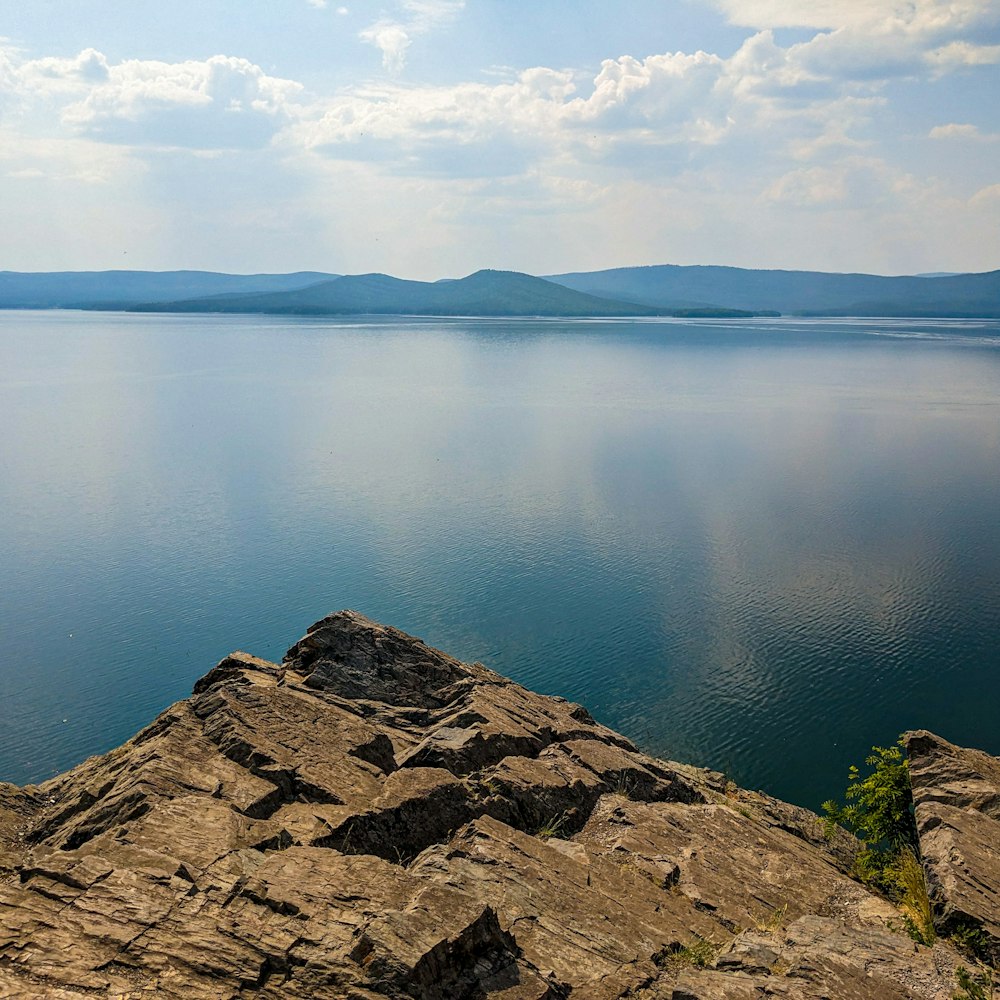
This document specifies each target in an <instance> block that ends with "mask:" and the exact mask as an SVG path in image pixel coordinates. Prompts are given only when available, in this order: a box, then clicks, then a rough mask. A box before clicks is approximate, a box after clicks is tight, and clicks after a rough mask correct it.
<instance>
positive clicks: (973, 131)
mask: <svg viewBox="0 0 1000 1000" xmlns="http://www.w3.org/2000/svg"><path fill="white" fill-rule="evenodd" d="M928 136H929V138H931V139H972V140H974V141H976V142H997V141H998V140H1000V133H996V132H982V131H980V129H979V126H978V125H969V124H961V123H958V122H951V123H950V124H948V125H935V126H934V128H932V129H931V130H930V132H929V133H928Z"/></svg>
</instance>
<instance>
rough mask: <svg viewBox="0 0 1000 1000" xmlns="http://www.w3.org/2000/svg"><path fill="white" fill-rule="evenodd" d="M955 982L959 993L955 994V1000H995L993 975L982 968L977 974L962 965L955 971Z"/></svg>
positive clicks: (953, 995)
mask: <svg viewBox="0 0 1000 1000" xmlns="http://www.w3.org/2000/svg"><path fill="white" fill-rule="evenodd" d="M955 981H956V982H957V983H958V990H959V992H957V993H953V994H952V998H953V1000H993V973H992V972H991V971H990V970H989V969H987V968H985V967H984V966H980V967H979V969H978V970H977V971H976V972H975V974H973V973H971V972H969V970H968V969H967V968H966V967H965V966H964V965H960V966H959V967H958V968H957V969H956V970H955Z"/></svg>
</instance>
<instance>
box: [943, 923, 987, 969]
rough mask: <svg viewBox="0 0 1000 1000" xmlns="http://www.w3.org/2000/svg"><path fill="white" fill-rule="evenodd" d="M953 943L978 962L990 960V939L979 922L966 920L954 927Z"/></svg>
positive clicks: (952, 933)
mask: <svg viewBox="0 0 1000 1000" xmlns="http://www.w3.org/2000/svg"><path fill="white" fill-rule="evenodd" d="M949 937H950V939H951V943H952V944H953V945H954V946H955V947H956V948H957V949H958V950H959V951H961V952H963V953H964V954H966V955H968V956H969V957H970V958H974V959H976V961H978V962H988V961H989V960H990V939H989V937H988V935H987V934H986V932H985V931H984V930H983V929H982V927H980V926H979V924H976V923H973V922H972V921H964V922H962V923H959V924H956V925H955V926H953V927H952V930H951V934H950V935H949Z"/></svg>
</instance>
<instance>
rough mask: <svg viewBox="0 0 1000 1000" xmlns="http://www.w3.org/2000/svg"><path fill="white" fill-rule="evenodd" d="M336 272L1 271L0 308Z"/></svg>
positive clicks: (92, 304)
mask: <svg viewBox="0 0 1000 1000" xmlns="http://www.w3.org/2000/svg"><path fill="white" fill-rule="evenodd" d="M332 277H335V275H331V274H325V273H323V272H320V271H298V272H296V273H294V274H220V273H217V272H215V271H48V272H26V271H0V309H79V308H91V309H94V308H100V309H125V308H127V307H129V306H134V305H139V304H140V303H143V302H152V301H160V300H165V299H189V298H194V297H196V296H204V295H219V294H222V293H225V292H272V291H283V290H287V289H293V288H302V287H304V286H305V285H311V284H315V283H316V282H317V281H329V280H330V278H332Z"/></svg>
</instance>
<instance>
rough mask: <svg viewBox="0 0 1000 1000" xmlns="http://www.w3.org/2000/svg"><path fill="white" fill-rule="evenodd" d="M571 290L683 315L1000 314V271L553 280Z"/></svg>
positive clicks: (641, 274) (602, 275)
mask: <svg viewBox="0 0 1000 1000" xmlns="http://www.w3.org/2000/svg"><path fill="white" fill-rule="evenodd" d="M549 280H550V281H555V282H557V283H559V284H561V285H565V286H566V287H567V288H574V289H576V290H577V291H581V292H586V293H588V294H590V295H600V296H605V297H608V298H615V299H622V300H624V301H626V302H635V303H637V304H642V305H648V306H658V307H661V308H668V309H671V308H672V309H676V308H690V307H698V306H702V305H706V304H709V303H710V304H711V305H713V306H718V307H723V308H730V309H745V310H750V311H755V312H756V311H762V310H777V311H779V312H782V313H798V314H806V315H808V314H814V315H826V316H958V317H961V316H984V317H994V316H1000V271H988V272H986V273H983V274H957V275H946V276H943V277H931V276H925V277H913V276H910V277H882V276H880V275H874V274H832V273H826V272H822V271H753V270H747V269H745V268H739V267H708V266H694V267H681V266H677V265H673V264H662V265H658V266H653V267H619V268H613V269H612V270H608V271H587V272H577V273H572V274H557V275H550V276H549Z"/></svg>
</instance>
